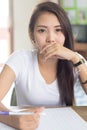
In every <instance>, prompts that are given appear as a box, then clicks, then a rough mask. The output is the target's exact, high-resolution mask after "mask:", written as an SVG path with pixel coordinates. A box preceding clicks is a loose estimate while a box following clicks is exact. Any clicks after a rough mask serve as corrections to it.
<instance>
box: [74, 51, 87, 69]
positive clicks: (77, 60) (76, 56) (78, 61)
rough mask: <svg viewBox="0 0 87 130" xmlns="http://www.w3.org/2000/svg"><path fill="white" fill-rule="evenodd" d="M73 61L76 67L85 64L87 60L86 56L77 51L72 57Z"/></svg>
mask: <svg viewBox="0 0 87 130" xmlns="http://www.w3.org/2000/svg"><path fill="white" fill-rule="evenodd" d="M72 62H73V65H74V67H78V66H79V65H81V64H84V63H85V62H86V60H85V59H84V57H83V56H82V55H80V54H79V53H77V52H75V53H74V56H73V58H72Z"/></svg>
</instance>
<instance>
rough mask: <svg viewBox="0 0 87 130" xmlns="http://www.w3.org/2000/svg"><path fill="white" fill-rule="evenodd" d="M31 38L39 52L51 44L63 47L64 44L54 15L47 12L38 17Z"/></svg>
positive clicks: (63, 38) (60, 29) (63, 37)
mask: <svg viewBox="0 0 87 130" xmlns="http://www.w3.org/2000/svg"><path fill="white" fill-rule="evenodd" d="M33 36H34V42H35V44H36V47H37V48H38V49H39V50H42V48H43V47H45V46H46V45H48V44H52V43H56V44H60V45H62V46H63V45H64V42H65V36H64V34H63V32H62V28H61V26H60V23H59V21H58V19H57V17H56V15H54V14H53V13H49V12H44V13H43V14H41V15H40V16H39V17H38V19H37V21H36V24H35V27H34V35H33Z"/></svg>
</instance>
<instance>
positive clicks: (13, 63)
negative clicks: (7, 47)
mask: <svg viewBox="0 0 87 130" xmlns="http://www.w3.org/2000/svg"><path fill="white" fill-rule="evenodd" d="M6 64H7V65H8V66H9V67H10V68H11V69H12V70H13V71H14V72H15V75H16V78H18V76H19V75H20V74H21V70H22V69H23V59H22V55H21V52H20V51H15V52H14V53H12V54H11V55H10V57H9V59H8V60H7V62H6Z"/></svg>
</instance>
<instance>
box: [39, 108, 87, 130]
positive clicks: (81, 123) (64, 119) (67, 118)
mask: <svg viewBox="0 0 87 130" xmlns="http://www.w3.org/2000/svg"><path fill="white" fill-rule="evenodd" d="M44 112H45V113H46V116H41V120H40V126H39V128H38V129H37V130H87V122H86V121H85V120H83V119H82V118H81V117H80V116H79V115H78V114H77V113H76V112H75V111H74V110H73V109H72V108H50V109H46V110H45V111H44Z"/></svg>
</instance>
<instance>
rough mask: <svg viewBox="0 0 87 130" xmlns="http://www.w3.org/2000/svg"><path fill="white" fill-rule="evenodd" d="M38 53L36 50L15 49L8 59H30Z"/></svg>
mask: <svg viewBox="0 0 87 130" xmlns="http://www.w3.org/2000/svg"><path fill="white" fill-rule="evenodd" d="M36 54H37V52H36V51H35V50H18V51H15V52H13V53H12V54H11V55H10V56H9V59H8V60H11V59H15V60H19V59H20V60H22V61H23V60H27V59H28V60H29V59H31V60H32V58H33V57H35V56H36Z"/></svg>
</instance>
